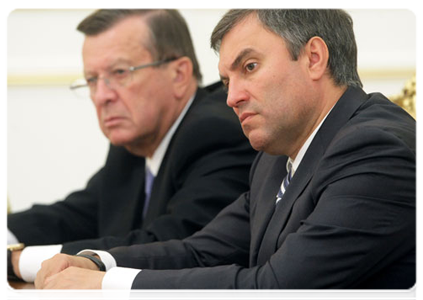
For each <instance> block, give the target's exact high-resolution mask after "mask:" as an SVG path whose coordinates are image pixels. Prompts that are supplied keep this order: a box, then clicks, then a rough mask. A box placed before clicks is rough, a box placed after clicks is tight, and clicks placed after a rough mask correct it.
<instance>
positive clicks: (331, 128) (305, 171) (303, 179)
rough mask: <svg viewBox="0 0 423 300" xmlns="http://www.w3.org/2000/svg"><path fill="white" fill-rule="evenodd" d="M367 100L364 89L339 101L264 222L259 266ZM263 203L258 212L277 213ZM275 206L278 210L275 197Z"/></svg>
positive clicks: (269, 254) (265, 202)
mask: <svg viewBox="0 0 423 300" xmlns="http://www.w3.org/2000/svg"><path fill="white" fill-rule="evenodd" d="M366 98H367V95H366V94H365V93H364V92H363V91H362V90H361V89H354V88H349V89H348V90H347V91H346V92H345V93H344V95H343V96H342V97H341V98H340V99H339V101H338V102H337V104H336V105H335V106H334V108H333V109H332V111H331V113H330V114H329V115H328V116H327V118H326V120H325V122H324V123H323V124H322V126H321V128H320V129H319V131H318V132H317V134H316V136H315V137H314V139H313V141H312V143H311V144H310V146H309V148H308V149H307V152H306V154H305V155H304V157H303V159H302V161H301V163H300V165H299V167H298V169H297V170H296V172H295V175H294V177H293V178H292V180H291V183H290V184H289V187H288V189H287V190H286V192H285V194H284V196H283V198H282V199H281V200H280V201H279V203H278V204H277V205H276V207H275V210H274V213H273V214H271V219H270V222H269V221H268V220H264V222H265V224H266V225H267V228H266V231H265V234H264V237H263V239H262V243H261V245H260V248H259V251H258V257H257V264H258V265H261V264H264V263H265V262H266V261H267V260H268V259H269V258H270V256H271V255H272V254H273V253H274V252H275V251H276V250H277V241H278V237H279V235H280V234H281V232H282V230H283V228H284V227H285V225H286V223H287V222H288V219H289V216H290V214H291V211H292V207H293V205H294V203H295V201H296V200H297V199H298V197H299V196H300V195H301V193H302V191H303V190H304V189H305V188H306V186H307V185H308V183H309V182H310V180H311V178H312V177H313V174H314V173H315V171H316V167H317V165H318V163H319V161H320V159H321V158H322V157H323V155H324V153H325V151H326V148H327V147H328V145H329V144H330V142H331V141H332V139H333V137H334V136H335V134H336V133H337V132H338V131H339V129H340V128H341V127H342V126H343V125H344V124H345V123H346V122H347V121H348V120H349V119H350V118H351V116H352V115H353V114H354V113H355V111H356V110H357V109H358V108H359V106H360V105H361V104H362V103H363V102H364V101H365V100H366ZM285 174H286V171H285ZM271 176H272V177H280V174H274V173H273V174H272V175H271ZM284 176H285V175H284ZM282 179H283V177H281V178H280V182H281V181H282ZM279 184H280V183H279ZM264 185H266V184H264ZM261 201H263V203H264V204H263V206H262V208H261V209H257V211H258V212H260V211H262V210H264V209H267V210H268V211H271V212H272V211H273V208H270V207H269V206H270V205H269V200H268V199H260V200H259V203H260V202H261ZM258 206H261V205H260V204H259V205H258ZM273 206H275V202H274V197H273Z"/></svg>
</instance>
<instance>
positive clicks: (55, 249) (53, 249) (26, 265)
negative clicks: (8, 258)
mask: <svg viewBox="0 0 423 300" xmlns="http://www.w3.org/2000/svg"><path fill="white" fill-rule="evenodd" d="M61 250H62V245H48V246H30V247H26V248H24V249H23V250H22V253H21V256H20V258H19V271H20V272H21V276H22V279H23V280H24V281H26V282H34V280H35V277H36V276H37V273H38V271H39V270H40V269H41V263H42V262H43V261H45V260H46V259H49V258H51V257H53V256H54V255H56V254H58V253H60V251H61Z"/></svg>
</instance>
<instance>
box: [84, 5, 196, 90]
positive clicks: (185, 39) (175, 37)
mask: <svg viewBox="0 0 423 300" xmlns="http://www.w3.org/2000/svg"><path fill="white" fill-rule="evenodd" d="M132 16H140V17H145V21H146V24H147V25H148V28H149V29H150V34H149V36H150V39H149V41H144V43H145V45H144V46H145V47H146V48H147V49H148V51H149V52H150V53H151V55H152V56H153V58H154V59H155V60H163V59H167V58H173V57H182V56H187V57H188V58H189V59H190V60H191V62H192V64H193V73H194V76H195V77H196V78H197V81H198V82H199V83H200V82H201V79H202V75H201V71H200V66H199V64H198V61H197V57H196V56H195V51H194V46H193V44H192V40H191V35H190V33H189V29H188V26H187V24H186V22H185V20H184V18H183V17H182V15H181V14H180V13H179V12H178V11H176V10H172V9H157V10H155V9H100V10H97V11H95V12H94V13H92V14H91V15H89V16H88V17H86V18H85V19H84V20H82V22H81V23H79V25H78V27H77V30H78V31H80V32H82V33H84V34H85V35H87V36H93V35H97V34H100V33H102V32H104V31H106V30H108V29H110V28H111V27H113V26H114V25H116V24H117V23H118V22H119V21H121V20H123V19H126V18H128V17H132Z"/></svg>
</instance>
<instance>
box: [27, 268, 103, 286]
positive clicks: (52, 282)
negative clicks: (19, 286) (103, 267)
mask: <svg viewBox="0 0 423 300" xmlns="http://www.w3.org/2000/svg"><path fill="white" fill-rule="evenodd" d="M104 275H106V272H100V271H93V270H87V269H81V268H77V267H69V268H67V269H65V270H63V271H61V272H60V273H57V274H55V275H52V276H50V277H47V278H46V279H45V281H44V282H43V283H42V285H40V284H39V283H38V284H37V283H36V284H35V287H36V288H37V289H101V283H102V282H103V277H104ZM37 278H38V275H37ZM36 282H37V280H36Z"/></svg>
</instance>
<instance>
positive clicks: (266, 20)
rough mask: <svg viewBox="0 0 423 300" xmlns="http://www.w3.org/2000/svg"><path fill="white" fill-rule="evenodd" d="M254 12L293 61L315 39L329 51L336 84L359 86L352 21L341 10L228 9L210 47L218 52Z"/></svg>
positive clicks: (360, 84)
mask: <svg viewBox="0 0 423 300" xmlns="http://www.w3.org/2000/svg"><path fill="white" fill-rule="evenodd" d="M252 13H255V14H256V16H257V18H258V20H259V21H260V22H261V23H262V24H263V26H264V27H265V28H267V29H269V30H270V31H272V32H274V33H276V34H277V35H279V36H280V37H282V38H283V39H284V41H285V42H286V44H287V47H288V51H289V53H290V55H291V57H292V59H293V60H297V59H298V56H299V55H300V53H301V51H302V49H303V47H304V45H305V44H306V43H307V42H308V41H309V40H310V38H312V37H314V36H318V37H320V38H322V39H323V40H324V41H325V43H326V45H327V47H328V50H329V61H328V68H329V72H330V74H331V76H332V78H333V80H334V82H335V84H336V85H339V86H342V85H347V86H355V87H362V86H363V85H362V83H361V80H360V77H359V75H358V72H357V45H356V42H355V37H354V30H353V21H352V19H351V17H350V16H349V15H348V14H347V13H346V12H345V11H343V10H331V9H322V10H319V9H262V10H261V9H259V10H246V9H237V10H230V11H229V12H227V13H226V14H225V15H224V16H223V18H222V19H221V20H220V21H219V23H218V24H217V25H216V27H215V28H214V30H213V33H212V36H211V40H210V41H211V47H212V48H213V49H214V50H215V51H219V48H220V44H221V42H222V39H223V37H224V36H225V35H226V34H227V33H228V32H229V31H230V30H231V29H232V28H233V27H234V26H235V25H237V24H238V23H239V22H240V21H241V20H243V19H244V18H245V17H247V16H249V15H250V14H252Z"/></svg>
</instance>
